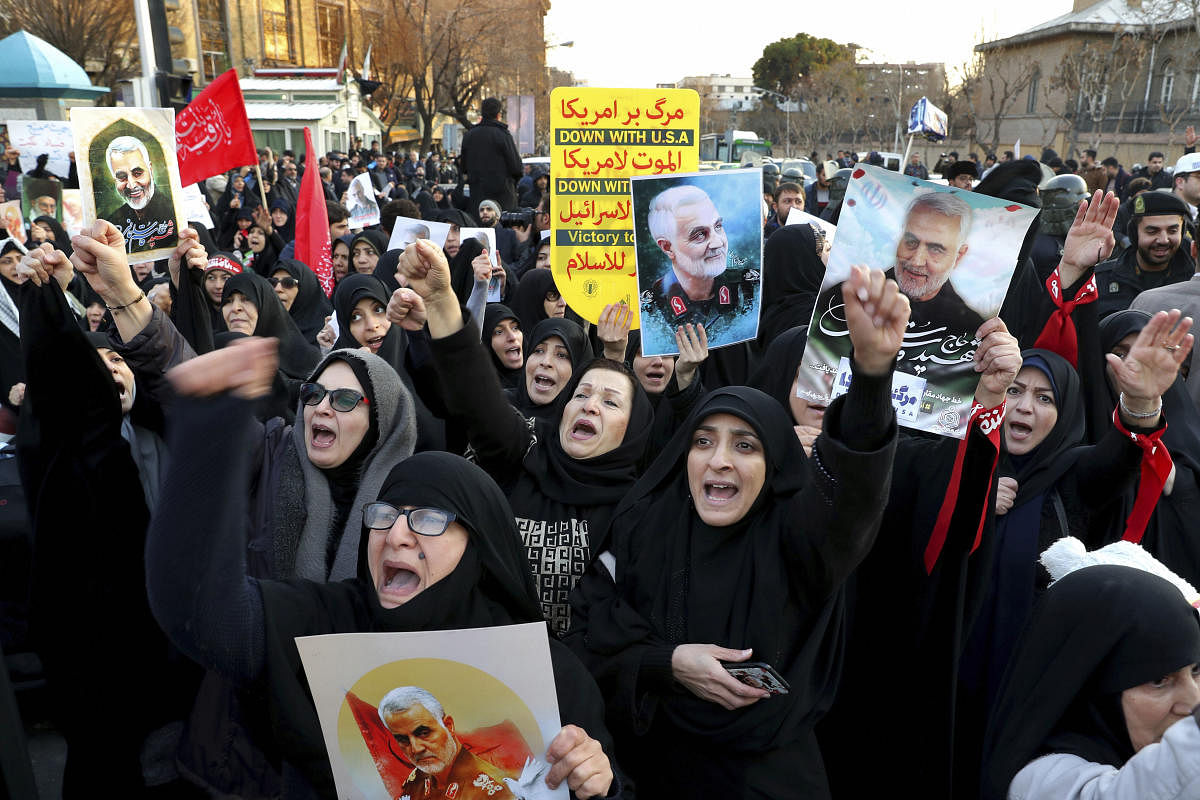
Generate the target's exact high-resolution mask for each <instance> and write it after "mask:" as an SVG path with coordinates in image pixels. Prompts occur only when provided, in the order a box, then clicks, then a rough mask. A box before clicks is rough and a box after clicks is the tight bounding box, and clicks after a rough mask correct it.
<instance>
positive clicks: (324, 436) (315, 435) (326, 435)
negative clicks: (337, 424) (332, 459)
mask: <svg viewBox="0 0 1200 800" xmlns="http://www.w3.org/2000/svg"><path fill="white" fill-rule="evenodd" d="M309 433H310V435H309V441H310V442H311V443H312V446H313V447H317V448H321V449H326V448H329V447H333V443H334V442H335V441H336V440H337V434H336V433H335V432H334V430H333V428H330V427H329V426H328V425H323V424H321V423H320V422H314V423H313V424H312V428H311V429H310V431H309Z"/></svg>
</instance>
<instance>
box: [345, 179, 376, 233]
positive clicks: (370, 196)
mask: <svg viewBox="0 0 1200 800" xmlns="http://www.w3.org/2000/svg"><path fill="white" fill-rule="evenodd" d="M346 209H347V210H348V211H349V212H350V227H351V228H355V229H362V228H366V227H369V226H371V225H378V224H379V203H378V202H376V201H375V187H374V186H373V185H372V184H371V176H370V175H369V174H367V173H365V172H364V173H362V174H360V175H356V176H355V177H354V180H352V181H350V188H349V189H347V190H346Z"/></svg>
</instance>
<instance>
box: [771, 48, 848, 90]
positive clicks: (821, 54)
mask: <svg viewBox="0 0 1200 800" xmlns="http://www.w3.org/2000/svg"><path fill="white" fill-rule="evenodd" d="M843 60H850V61H853V60H854V46H853V45H846V44H838V43H837V42H835V41H833V40H832V39H825V38H821V37H817V36H809V35H808V34H807V33H798V34H796V35H795V36H792V37H790V38H787V39H780V40H779V41H777V42H772V43H771V44H769V45H767V46H766V47H764V48H763V54H762V57H761V58H759V59H758V61H755V62H754V85H755V86H761V87H763V88H764V89H771V90H772V91H776V92H780V93H782V94H791V92H792V91H793V90H794V89H795V88H796V86H797V85H798V84H799V83H800V82H801V81H802V80H803V79H804V78H805V77H807V76H808V75H810V74H811V73H812V72H813V71H814V70H816V69H818V68H820V67H824V66H828V65H829V64H833V63H835V62H837V61H843Z"/></svg>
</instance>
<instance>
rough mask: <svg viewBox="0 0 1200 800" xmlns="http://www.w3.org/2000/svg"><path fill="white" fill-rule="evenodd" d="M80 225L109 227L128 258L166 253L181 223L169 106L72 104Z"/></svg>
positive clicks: (180, 191) (150, 258)
mask: <svg viewBox="0 0 1200 800" xmlns="http://www.w3.org/2000/svg"><path fill="white" fill-rule="evenodd" d="M72 124H73V127H74V131H75V152H76V153H78V154H79V189H80V196H81V199H82V200H83V226H84V228H85V229H86V228H90V227H91V225H92V223H94V222H95V221H96V220H97V219H104V220H108V221H109V222H111V223H112V224H113V225H115V226H116V228H117V230H119V231H120V232H121V236H123V237H124V238H125V250H126V252H128V253H129V261H130V263H131V264H139V263H142V262H145V261H157V260H158V259H160V258H167V257H168V256H169V255H170V254H171V251H172V250H174V249H175V246H176V245H178V244H179V233H180V232H181V231H182V230H183V229H184V228H185V227H186V226H187V214H186V212H185V210H184V207H183V187H182V186H180V183H179V165H178V164H177V163H176V160H175V111H174V110H173V109H169V108H83V107H81V108H76V109H75V110H74V113H73V114H72Z"/></svg>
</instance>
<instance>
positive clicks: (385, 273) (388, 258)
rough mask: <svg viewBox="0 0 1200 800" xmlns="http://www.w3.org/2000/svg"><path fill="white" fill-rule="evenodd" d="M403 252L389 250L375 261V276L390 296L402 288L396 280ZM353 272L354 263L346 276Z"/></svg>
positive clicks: (461, 300) (464, 300)
mask: <svg viewBox="0 0 1200 800" xmlns="http://www.w3.org/2000/svg"><path fill="white" fill-rule="evenodd" d="M350 252H351V253H353V252H354V248H353V247H351V248H350ZM403 253H404V251H403V250H388V251H387V252H386V253H384V254H383V255H381V256H380V257H379V260H378V261H376V262H375V272H374V273H373V274H374V275H375V278H376V279H377V280H378V281H379V282H380V283H382V284H383V288H384V289H387V293H388V297H391V295H392V292H394V291H396V290H397V289H399V288H400V281H398V280H396V270H397V268H399V266H400V256H401V254H403ZM353 274H354V265H353V264H351V265H350V272H349V273H347V275H346V278H348V277H350V276H351V275H353ZM346 278H343V279H342V280H345V279H346ZM459 302H460V303H462V302H466V298H465V297H460V298H459Z"/></svg>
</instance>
